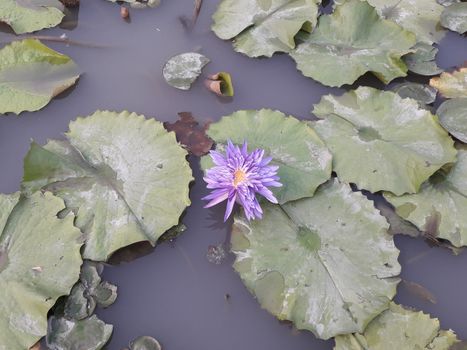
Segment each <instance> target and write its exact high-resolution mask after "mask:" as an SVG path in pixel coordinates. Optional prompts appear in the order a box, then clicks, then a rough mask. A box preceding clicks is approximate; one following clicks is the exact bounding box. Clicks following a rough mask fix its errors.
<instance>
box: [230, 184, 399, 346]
mask: <svg viewBox="0 0 467 350" xmlns="http://www.w3.org/2000/svg"><path fill="white" fill-rule="evenodd" d="M263 210H264V216H263V219H262V220H255V221H250V222H249V221H248V220H246V219H245V218H244V217H243V216H236V218H235V220H234V226H233V231H232V238H231V243H232V251H233V252H234V253H235V255H236V260H235V263H234V268H235V270H236V271H237V272H238V273H239V274H240V277H241V278H242V280H243V282H244V283H245V285H246V287H247V288H248V289H249V290H250V291H251V292H252V293H253V294H254V295H255V296H256V298H257V299H258V301H259V303H260V304H261V305H262V307H263V308H265V309H266V310H268V311H269V312H271V313H272V314H273V315H275V316H276V317H278V318H279V319H281V320H290V321H292V322H293V323H294V325H295V326H296V327H297V328H298V329H307V330H310V331H312V332H313V333H314V334H315V335H316V336H317V337H319V338H322V339H328V338H330V337H333V336H336V335H338V334H346V333H352V332H361V331H362V330H363V329H364V328H365V326H366V325H367V324H368V323H369V322H370V321H371V320H372V319H373V318H374V317H376V316H377V315H378V314H380V313H381V312H382V311H384V310H385V309H387V308H388V306H389V302H390V301H391V299H392V298H393V297H394V295H395V293H396V286H397V284H398V282H399V279H398V278H397V276H398V275H399V273H400V265H399V263H398V262H397V257H398V255H399V251H398V249H397V248H396V247H395V246H394V242H393V239H392V236H391V235H389V234H388V233H387V229H388V227H389V225H388V224H387V222H386V219H384V217H382V216H381V215H380V214H379V212H378V211H377V210H376V209H375V208H374V207H373V203H372V202H371V201H370V200H368V199H366V198H365V197H364V196H363V195H362V194H361V193H356V192H352V190H351V188H350V187H349V186H348V185H345V184H340V183H339V182H338V181H337V180H331V181H330V182H328V183H327V184H326V185H323V186H321V187H320V188H319V190H318V191H317V192H316V194H315V196H314V197H312V198H305V199H301V200H299V201H294V202H290V203H287V204H284V205H282V206H279V205H273V204H269V203H268V204H265V205H264V206H263Z"/></svg>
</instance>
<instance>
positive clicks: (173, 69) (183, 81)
mask: <svg viewBox="0 0 467 350" xmlns="http://www.w3.org/2000/svg"><path fill="white" fill-rule="evenodd" d="M208 63H209V59H208V58H207V57H206V56H203V55H201V54H199V53H196V52H187V53H182V54H180V55H177V56H174V57H172V58H171V59H170V60H168V61H167V63H166V64H165V66H164V69H163V71H162V74H163V75H164V79H165V81H166V82H167V84H169V85H170V86H173V87H174V88H176V89H179V90H189V89H190V87H191V84H193V83H194V82H195V80H196V79H197V78H198V77H199V75H200V74H201V70H202V69H203V67H204V66H205V65H207V64H208Z"/></svg>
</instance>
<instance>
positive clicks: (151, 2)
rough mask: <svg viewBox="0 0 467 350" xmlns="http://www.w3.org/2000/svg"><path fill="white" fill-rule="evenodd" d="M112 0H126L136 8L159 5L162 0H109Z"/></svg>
mask: <svg viewBox="0 0 467 350" xmlns="http://www.w3.org/2000/svg"><path fill="white" fill-rule="evenodd" d="M108 1H110V2H126V3H127V4H130V6H131V7H134V8H140V9H143V8H146V7H157V6H159V5H160V3H161V0H108Z"/></svg>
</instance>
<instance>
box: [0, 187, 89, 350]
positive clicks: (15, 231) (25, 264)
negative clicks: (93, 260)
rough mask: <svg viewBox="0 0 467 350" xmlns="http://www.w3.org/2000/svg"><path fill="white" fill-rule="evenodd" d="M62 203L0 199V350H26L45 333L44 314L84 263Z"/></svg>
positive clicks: (49, 198)
mask: <svg viewBox="0 0 467 350" xmlns="http://www.w3.org/2000/svg"><path fill="white" fill-rule="evenodd" d="M64 207H65V206H64V203H63V200H61V199H60V198H57V197H54V196H53V195H52V194H51V193H49V192H46V193H45V194H42V193H36V194H34V195H32V196H31V197H30V198H21V199H20V198H19V194H13V195H3V194H1V195H0V213H1V214H0V286H2V287H1V288H0V349H2V350H16V349H29V348H30V347H32V346H33V345H34V344H35V343H36V342H37V341H38V340H39V339H40V338H41V337H42V336H44V335H45V334H46V331H47V312H48V311H49V309H50V308H51V307H52V306H53V305H54V304H55V302H56V301H57V299H58V298H59V297H60V296H62V295H65V294H68V293H69V292H70V290H71V288H72V286H73V284H74V283H75V282H76V280H77V279H78V276H79V269H80V266H81V263H82V260H81V255H80V247H81V245H82V242H81V239H80V236H81V233H80V231H79V230H78V229H77V228H76V227H74V226H73V217H72V216H66V217H65V218H63V219H59V218H57V213H58V212H60V211H61V210H62V209H64Z"/></svg>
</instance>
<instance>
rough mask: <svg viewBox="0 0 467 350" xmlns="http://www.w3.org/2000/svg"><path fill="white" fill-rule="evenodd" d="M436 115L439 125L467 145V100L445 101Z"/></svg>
mask: <svg viewBox="0 0 467 350" xmlns="http://www.w3.org/2000/svg"><path fill="white" fill-rule="evenodd" d="M436 114H437V115H438V117H439V122H440V123H441V125H442V126H443V127H444V128H445V129H446V130H447V131H449V133H450V134H451V135H453V136H454V137H455V138H456V139H458V140H460V141H462V142H464V143H467V98H455V99H452V100H447V101H445V102H443V103H442V104H441V106H439V108H438V110H437V111H436Z"/></svg>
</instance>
